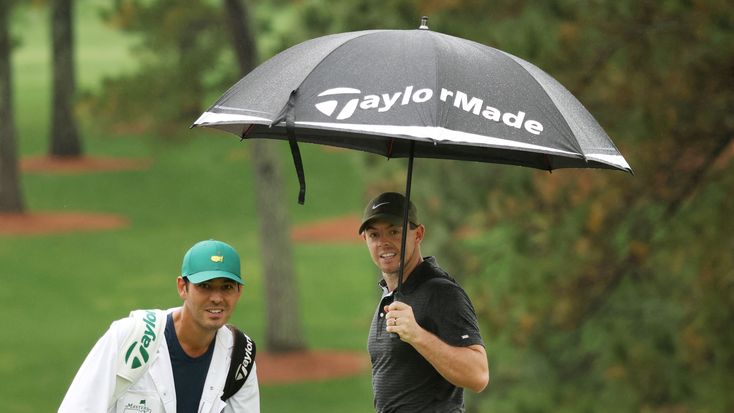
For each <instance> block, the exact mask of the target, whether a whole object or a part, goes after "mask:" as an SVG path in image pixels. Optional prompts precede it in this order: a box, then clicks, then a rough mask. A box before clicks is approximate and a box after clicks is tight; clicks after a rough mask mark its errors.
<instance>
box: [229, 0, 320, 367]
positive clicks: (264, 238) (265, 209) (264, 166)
mask: <svg viewBox="0 0 734 413" xmlns="http://www.w3.org/2000/svg"><path fill="white" fill-rule="evenodd" d="M224 4H225V15H226V20H227V25H228V27H229V30H230V33H231V35H232V44H233V45H234V49H235V53H236V54H237V61H238V62H239V65H240V71H241V72H242V75H244V74H245V73H247V72H249V71H250V70H251V69H252V68H253V67H254V65H255V55H256V53H255V40H254V38H253V36H252V33H251V31H250V30H249V27H250V26H249V23H248V21H249V19H248V13H247V7H246V6H245V4H243V2H241V1H240V0H225V1H224ZM274 144H276V143H275V142H273V141H268V140H261V139H253V140H251V141H249V142H248V145H250V151H251V152H250V153H251V154H252V157H251V158H252V165H253V169H254V174H255V196H256V198H257V205H256V207H257V211H258V215H259V217H260V245H261V247H262V259H263V269H264V278H265V294H266V300H265V301H266V311H267V325H266V330H267V331H266V343H265V345H266V348H267V349H268V350H269V351H272V352H287V351H294V350H301V349H304V348H305V347H306V345H305V340H304V338H303V333H302V327H301V318H300V311H299V309H300V307H299V299H298V285H297V282H296V277H295V273H294V270H293V248H292V245H291V241H290V221H289V217H288V207H287V205H286V203H285V202H284V197H283V190H282V188H283V178H282V176H281V173H280V165H279V162H278V156H277V153H276V151H275V149H274V146H273V145H274Z"/></svg>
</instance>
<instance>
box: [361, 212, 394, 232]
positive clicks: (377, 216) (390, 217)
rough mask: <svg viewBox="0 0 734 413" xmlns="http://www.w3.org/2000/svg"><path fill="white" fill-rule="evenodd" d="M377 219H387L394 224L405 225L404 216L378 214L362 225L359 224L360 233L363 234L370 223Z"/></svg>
mask: <svg viewBox="0 0 734 413" xmlns="http://www.w3.org/2000/svg"><path fill="white" fill-rule="evenodd" d="M377 220H383V221H387V222H389V223H391V224H393V225H403V217H396V216H395V215H393V214H377V215H374V216H371V217H370V218H369V219H368V220H367V221H365V222H363V223H362V225H360V226H359V232H358V234H362V232H364V230H365V228H367V226H368V225H369V224H371V223H372V222H374V221H377Z"/></svg>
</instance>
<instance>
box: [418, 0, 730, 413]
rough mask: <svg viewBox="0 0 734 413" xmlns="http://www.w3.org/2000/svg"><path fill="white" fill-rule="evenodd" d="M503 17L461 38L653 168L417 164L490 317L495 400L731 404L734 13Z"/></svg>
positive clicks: (581, 405)
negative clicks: (494, 51) (493, 53)
mask: <svg viewBox="0 0 734 413" xmlns="http://www.w3.org/2000/svg"><path fill="white" fill-rule="evenodd" d="M467 10H471V9H464V10H463V11H462V12H461V13H460V12H459V11H458V10H451V11H450V14H452V15H453V16H458V15H461V16H466V15H467V14H469V13H466V11H467ZM493 12H495V13H496V14H495V13H493V14H492V15H491V16H490V17H491V18H492V21H490V22H488V23H486V24H485V25H484V27H485V28H482V27H477V26H478V25H473V24H466V22H467V21H471V18H470V19H469V20H464V19H462V20H461V24H460V25H459V24H457V30H461V31H462V33H464V34H463V35H466V33H467V32H471V33H472V34H473V35H474V37H471V38H472V39H474V40H477V41H480V42H484V43H487V44H492V43H495V45H498V44H499V45H502V44H504V45H506V46H507V48H506V49H505V50H508V51H510V52H512V53H514V54H517V55H518V56H521V57H524V58H526V59H528V60H530V61H531V62H533V63H535V64H536V65H538V66H539V67H541V68H543V69H545V70H546V71H548V72H549V73H551V74H552V75H553V76H555V77H556V78H558V79H559V80H561V82H562V83H564V84H565V85H566V86H567V87H568V88H569V89H570V90H572V91H573V92H574V93H575V94H576V95H577V97H579V99H580V100H581V101H582V102H584V103H585V104H586V106H587V107H588V108H589V109H590V111H591V112H592V113H594V114H595V115H596V117H597V119H599V121H600V123H601V124H602V125H604V126H605V128H606V130H607V131H608V132H609V134H610V136H612V137H613V138H614V140H615V142H616V143H617V144H618V145H619V146H620V148H621V149H622V152H623V153H624V154H625V156H626V157H627V159H628V160H629V161H630V163H631V165H632V166H633V167H634V168H635V169H636V173H637V175H636V176H635V177H629V176H624V175H621V174H615V173H611V172H597V171H555V172H553V173H552V174H547V173H541V172H533V171H525V170H520V169H513V170H510V169H511V168H509V167H497V166H488V165H461V166H458V165H452V164H448V163H445V164H439V165H438V166H437V167H433V166H431V167H430V168H428V167H427V168H425V169H421V171H422V172H418V169H416V175H414V182H418V187H417V188H419V189H417V190H416V197H417V198H418V199H419V202H421V203H423V204H425V205H427V206H428V208H426V211H427V212H428V213H429V214H430V215H429V216H428V218H427V219H426V221H427V222H428V225H429V227H428V229H429V234H431V236H433V234H435V233H438V234H439V235H442V237H441V238H440V243H439V244H438V245H437V246H436V247H435V249H436V250H439V251H441V256H445V257H446V258H447V259H448V260H449V263H447V264H446V265H447V267H450V268H452V269H453V270H454V272H455V273H456V274H457V275H459V276H460V277H461V278H462V279H463V281H464V283H465V284H466V285H468V286H469V288H470V291H471V292H472V295H473V297H474V300H475V304H476V306H477V310H478V311H479V314H480V319H481V320H483V321H484V331H485V335H486V336H487V339H488V344H489V357H490V366H491V370H492V381H493V383H494V386H496V389H497V390H496V391H494V392H493V391H491V390H490V391H489V392H488V393H485V394H483V395H482V397H481V400H480V401H478V406H481V408H482V409H484V408H486V409H491V410H499V411H520V412H545V411H550V410H552V411H564V412H586V411H610V412H612V411H644V412H669V411H676V412H727V411H731V410H732V409H734V397H732V396H731V393H730V392H729V391H727V390H726V389H728V388H731V387H732V380H731V378H730V375H729V374H727V373H726V372H728V371H731V370H732V369H733V368H734V364H732V354H733V353H732V351H731V350H730V349H734V336H732V334H730V333H729V331H730V330H731V328H729V327H727V326H731V324H732V322H734V305H733V303H734V270H732V268H734V267H732V261H733V260H734V259H733V258H732V254H731V251H732V247H733V246H734V245H733V243H732V241H731V237H730V236H729V234H730V233H731V230H732V228H730V226H731V224H730V223H729V221H730V220H728V219H727V218H726V217H728V216H730V215H731V214H732V213H734V209H733V208H734V203H733V202H732V201H731V196H727V195H725V194H727V193H730V192H731V188H732V187H733V186H732V183H733V182H732V178H731V177H730V175H731V172H732V169H734V166H733V164H732V152H731V151H732V147H733V146H732V136H734V121H733V120H732V115H731V111H730V110H728V109H726V108H731V107H734V93H732V89H731V86H730V83H731V79H732V74H733V73H734V70H733V68H732V62H734V47H732V45H733V44H734V30H732V25H733V24H734V10H732V8H731V7H729V6H727V5H726V3H725V2H716V1H711V2H694V3H689V2H683V1H668V2H663V3H659V2H641V3H640V2H631V1H630V2H584V3H579V2H563V1H554V2H544V3H543V4H542V5H540V4H534V3H533V4H529V3H528V4H525V5H524V6H523V7H514V8H512V7H509V5H508V6H507V7H506V8H503V5H502V4H501V3H500V4H498V5H497V7H495V8H494V9H493ZM494 16H502V19H500V20H501V21H493V20H494V18H493V17H494ZM477 19H479V18H477ZM434 20H435V19H434ZM459 26H461V27H464V29H458V27H459ZM510 28H512V30H509V29H510ZM484 31H486V33H484V34H483V32H484ZM492 33H494V34H492ZM493 40H494V42H493ZM421 162H423V161H422V160H419V163H418V166H417V167H416V168H420V164H421ZM425 162H426V163H429V162H430V161H425ZM462 182H463V183H465V184H464V185H460V184H459V183H462ZM437 226H438V227H439V228H438V229H437V228H436V227H437ZM464 227H468V229H469V231H467V228H464ZM467 233H468V234H469V235H470V236H471V235H472V234H474V237H473V238H469V239H468V240H465V241H463V242H460V240H457V235H464V236H466V234H467ZM477 234H478V235H477ZM431 236H429V237H428V238H429V239H430V238H431ZM490 387H491V386H490ZM478 408H480V407H478Z"/></svg>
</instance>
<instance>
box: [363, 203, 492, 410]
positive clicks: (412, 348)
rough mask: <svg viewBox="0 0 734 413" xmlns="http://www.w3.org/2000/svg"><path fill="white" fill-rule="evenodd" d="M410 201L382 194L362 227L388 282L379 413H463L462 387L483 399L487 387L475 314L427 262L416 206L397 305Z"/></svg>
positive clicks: (376, 342)
mask: <svg viewBox="0 0 734 413" xmlns="http://www.w3.org/2000/svg"><path fill="white" fill-rule="evenodd" d="M405 202H406V199H405V197H404V196H403V195H401V194H399V193H395V192H387V193H383V194H381V195H379V196H378V197H376V198H375V199H373V200H372V201H370V202H369V204H367V207H366V208H365V211H364V216H363V220H362V225H361V226H360V228H359V233H360V234H361V235H362V237H363V238H364V240H365V242H366V243H367V248H368V249H369V251H370V255H371V257H372V261H373V262H374V263H375V265H377V267H378V268H379V269H380V272H381V273H382V278H383V279H382V280H381V281H380V287H381V288H382V290H383V295H382V299H381V301H380V304H379V305H378V307H377V310H376V312H375V316H374V318H373V320H372V325H371V327H370V333H369V339H368V350H369V353H370V359H371V361H372V387H373V391H374V403H375V409H376V411H377V412H380V413H387V412H421V413H426V412H441V413H447V412H463V411H464V391H463V388H469V389H471V390H473V391H475V392H480V391H482V390H483V389H484V388H485V387H486V386H487V384H488V382H489V368H488V366H487V354H486V352H485V349H484V343H483V342H482V337H481V335H480V333H479V327H478V326H477V318H476V314H475V312H474V308H473V306H472V304H471V301H470V300H469V297H468V296H467V295H466V293H465V292H464V290H463V289H462V288H461V286H459V284H458V283H457V282H456V280H454V279H453V278H451V277H450V276H449V275H448V274H447V273H446V272H445V271H444V270H442V269H441V268H440V267H439V266H438V264H437V263H436V260H435V258H433V257H426V258H423V256H422V255H421V251H420V244H421V241H422V240H423V236H424V233H425V227H424V226H423V225H421V224H418V219H417V212H416V208H415V206H414V205H413V204H412V203H410V205H409V214H408V221H409V228H408V231H407V238H406V243H405V266H404V271H403V278H404V279H403V285H402V287H401V290H400V296H399V297H398V299H397V300H396V299H395V297H394V291H395V288H396V287H397V283H398V272H399V269H400V247H401V245H400V244H401V235H402V220H403V208H404V205H405ZM391 333H394V334H391Z"/></svg>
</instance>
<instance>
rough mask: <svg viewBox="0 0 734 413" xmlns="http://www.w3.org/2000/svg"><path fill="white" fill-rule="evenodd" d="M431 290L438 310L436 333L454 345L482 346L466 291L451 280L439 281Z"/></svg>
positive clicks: (475, 316)
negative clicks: (436, 286)
mask: <svg viewBox="0 0 734 413" xmlns="http://www.w3.org/2000/svg"><path fill="white" fill-rule="evenodd" d="M441 284H442V285H440V286H439V288H435V289H434V292H433V299H432V300H431V301H432V302H434V303H435V306H436V307H435V308H437V309H438V310H437V311H438V315H437V317H436V323H437V328H438V331H437V335H438V336H439V337H440V338H441V339H442V340H443V341H444V342H446V343H447V344H449V345H452V346H455V347H468V346H471V345H475V344H479V345H481V346H484V342H483V340H482V336H481V334H480V332H479V325H478V324H479V323H478V321H477V315H476V312H475V311H474V306H473V305H472V303H471V300H470V299H469V296H468V295H467V294H466V292H465V291H464V290H463V289H462V288H461V287H460V286H459V285H457V284H454V283H453V282H446V283H441Z"/></svg>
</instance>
